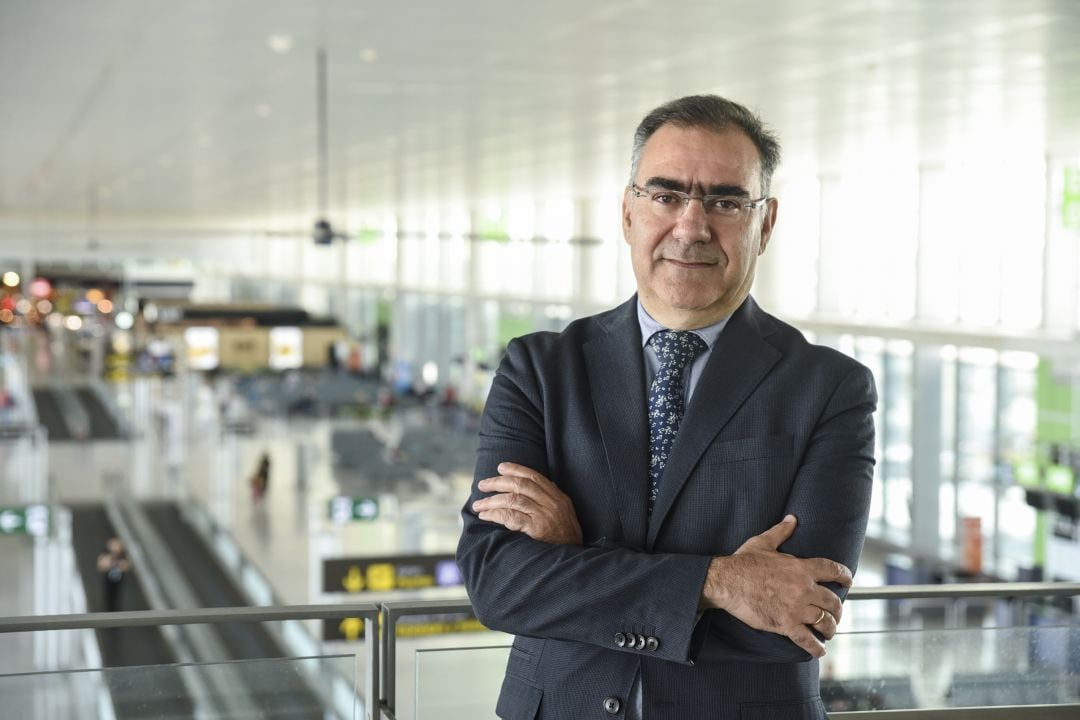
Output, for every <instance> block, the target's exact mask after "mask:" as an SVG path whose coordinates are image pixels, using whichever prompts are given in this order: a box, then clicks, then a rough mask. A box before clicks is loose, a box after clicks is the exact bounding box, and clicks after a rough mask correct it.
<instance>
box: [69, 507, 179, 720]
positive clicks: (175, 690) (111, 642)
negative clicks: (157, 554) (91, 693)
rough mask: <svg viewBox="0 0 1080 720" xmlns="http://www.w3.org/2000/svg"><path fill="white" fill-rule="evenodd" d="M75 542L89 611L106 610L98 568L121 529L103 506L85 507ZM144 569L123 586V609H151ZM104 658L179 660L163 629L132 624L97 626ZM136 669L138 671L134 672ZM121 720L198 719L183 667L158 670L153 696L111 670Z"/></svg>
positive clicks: (118, 662) (115, 662) (76, 517)
mask: <svg viewBox="0 0 1080 720" xmlns="http://www.w3.org/2000/svg"><path fill="white" fill-rule="evenodd" d="M71 522H72V528H71V531H72V545H73V547H74V550H75V562H76V564H77V565H78V568H79V574H80V576H81V577H82V580H83V587H84V588H85V591H86V607H87V610H88V611H89V612H103V611H104V610H105V609H106V608H105V597H104V595H105V588H104V579H103V578H102V576H101V573H100V572H98V569H97V559H98V555H99V554H100V553H101V552H102V551H103V550H104V549H105V543H106V542H107V541H108V540H109V538H112V537H116V530H115V529H114V528H113V526H112V523H111V522H110V521H109V518H108V515H107V514H106V512H105V508H104V507H103V506H101V505H82V506H74V507H72V508H71ZM137 573H138V568H132V571H131V572H130V573H128V577H125V578H124V581H123V583H122V584H121V587H120V596H119V609H120V610H149V609H150V605H149V603H148V602H147V600H146V597H145V595H143V592H142V589H141V588H140V587H139V583H138V578H137V575H136V574H137ZM96 634H97V640H98V645H99V647H100V649H101V661H102V665H103V666H104V667H105V668H120V667H132V666H146V665H170V664H173V663H176V661H177V658H176V655H175V653H174V652H173V651H172V648H171V647H170V646H169V644H168V642H166V640H165V637H164V636H163V635H162V633H161V629H160V628H156V627H127V628H108V629H103V630H97V631H96ZM131 672H133V671H131ZM105 678H106V683H107V684H108V686H109V689H110V693H111V695H112V699H113V707H114V709H115V710H116V717H117V718H118V720H123V719H124V718H147V717H154V718H182V717H192V715H193V712H194V705H193V703H192V701H191V698H190V697H189V696H188V693H187V689H186V687H185V685H184V682H183V680H182V679H181V677H180V674H179V671H177V670H175V669H172V668H163V669H161V670H159V671H156V672H155V674H154V681H153V682H154V685H155V687H156V688H157V690H156V691H155V693H154V694H153V697H150V696H149V695H148V694H147V693H145V692H141V691H139V690H136V689H134V688H133V686H136V687H137V686H138V683H132V682H131V676H130V672H129V673H115V674H109V673H108V672H106V673H105Z"/></svg>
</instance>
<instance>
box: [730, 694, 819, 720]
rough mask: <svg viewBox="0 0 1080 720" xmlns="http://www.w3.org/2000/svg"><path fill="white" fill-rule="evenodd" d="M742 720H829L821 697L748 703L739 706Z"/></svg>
mask: <svg viewBox="0 0 1080 720" xmlns="http://www.w3.org/2000/svg"><path fill="white" fill-rule="evenodd" d="M739 717H740V718H741V720H829V716H828V715H826V714H825V706H824V705H823V704H822V703H821V698H820V697H817V696H815V697H812V698H810V699H809V700H792V701H788V702H777V703H746V704H744V705H742V706H741V707H740V708H739Z"/></svg>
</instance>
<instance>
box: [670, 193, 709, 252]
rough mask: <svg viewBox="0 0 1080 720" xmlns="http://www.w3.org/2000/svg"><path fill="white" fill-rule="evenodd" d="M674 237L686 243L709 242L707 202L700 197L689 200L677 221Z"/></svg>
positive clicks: (684, 204)
mask: <svg viewBox="0 0 1080 720" xmlns="http://www.w3.org/2000/svg"><path fill="white" fill-rule="evenodd" d="M673 235H674V237H675V239H676V240H678V241H679V242H684V243H699V242H708V241H709V238H710V237H711V234H710V232H709V219H708V217H707V216H706V215H705V202H704V200H702V199H701V198H699V197H691V198H687V199H686V202H685V203H683V209H682V212H681V213H680V214H679V217H678V218H677V219H676V221H675V229H674V232H673Z"/></svg>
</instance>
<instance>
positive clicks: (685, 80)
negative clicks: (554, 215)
mask: <svg viewBox="0 0 1080 720" xmlns="http://www.w3.org/2000/svg"><path fill="white" fill-rule="evenodd" d="M273 34H286V35H288V36H290V37H291V40H292V46H291V48H290V49H289V50H288V52H285V53H283V54H279V53H276V52H274V51H273V50H272V49H271V48H270V46H269V44H268V38H269V37H270V36H271V35H273ZM1078 38H1080V2H1076V0H1019V1H1013V2H1000V1H993V0H991V1H985V2H977V1H973V0H946V1H941V0H934V1H930V0H919V1H916V0H879V1H877V2H866V1H862V0H832V1H829V2H825V1H812V2H807V1H797V0H790V1H788V2H780V1H778V0H773V1H766V2H761V1H758V2H742V1H739V2H733V1H729V2H716V1H711V2H694V1H688V2H682V3H679V4H664V3H657V2H642V1H628V0H619V1H617V2H616V1H615V0H594V1H593V2H589V3H580V2H573V3H572V2H567V1H564V0H558V1H555V2H544V3H519V2H506V1H505V0H504V1H502V2H499V1H496V0H491V1H490V2H482V1H480V0H462V1H459V2H454V3H446V2H435V1H434V0H414V1H413V2H406V3H398V4H396V5H387V4H385V3H374V2H369V1H367V0H360V1H358V0H322V1H321V2H312V3H296V2H269V1H267V0H231V1H230V2H220V0H216V1H214V0H187V1H185V2H163V1H160V0H144V1H142V2H131V1H130V0H96V1H95V2H93V3H87V2H81V1H79V2H77V1H76V0H40V1H35V2H20V1H18V0H0V157H2V162H0V219H3V218H9V219H10V218H26V217H31V218H34V219H35V221H36V222H46V223H47V222H50V221H52V220H55V221H57V222H60V221H61V220H66V221H74V222H85V223H87V224H88V225H89V224H91V223H92V224H93V225H94V227H96V228H103V227H108V226H109V225H110V223H114V224H123V223H132V222H142V223H145V224H146V225H147V227H162V228H164V227H168V226H169V225H170V224H181V225H183V226H185V227H190V226H203V227H207V228H210V227H232V228H237V227H240V228H243V227H250V229H251V230H252V231H254V230H257V229H259V228H261V227H282V226H285V225H288V224H292V223H295V222H296V221H297V219H298V218H312V217H314V215H315V212H316V177H317V172H316V165H317V163H316V157H317V155H316V105H315V93H316V88H315V67H316V65H315V56H316V50H317V48H319V47H325V48H326V51H327V56H328V65H329V73H328V75H329V96H330V97H329V107H330V144H331V153H330V158H331V159H330V169H331V180H330V183H329V195H330V205H331V214H332V216H333V214H335V213H336V214H338V215H345V214H351V215H355V214H357V213H360V212H365V211H374V210H394V211H400V210H404V209H406V208H416V207H423V206H427V205H440V206H444V207H445V206H447V205H449V204H456V203H468V204H471V205H474V206H480V205H482V204H484V203H485V202H487V201H489V200H496V201H506V200H508V199H509V198H512V197H518V196H522V195H531V196H535V197H537V198H543V197H546V196H562V197H570V196H577V195H588V194H591V193H595V192H599V191H601V190H602V189H604V188H605V186H607V185H610V184H612V183H619V182H621V181H622V174H623V173H625V171H626V167H627V154H628V151H629V140H630V134H631V132H632V130H633V127H634V125H635V123H636V122H637V120H638V119H640V116H641V115H642V114H643V113H644V112H645V111H647V110H648V109H649V108H651V107H653V106H654V105H656V104H658V103H660V102H662V101H664V100H667V99H670V98H672V97H675V96H678V95H680V94H685V93H693V92H719V93H723V94H727V95H729V96H731V97H733V98H735V99H737V100H740V101H742V102H745V103H747V104H749V105H751V106H754V107H757V108H758V109H760V110H761V111H762V112H763V114H764V115H765V117H766V118H767V119H768V120H769V121H770V122H771V123H772V124H773V125H774V126H775V127H776V128H777V129H778V130H779V131H780V133H781V135H782V137H783V139H784V142H785V151H786V157H787V162H788V164H789V166H790V165H797V166H800V167H813V168H824V169H829V168H834V167H838V166H843V165H844V164H845V163H847V162H850V161H851V159H852V158H857V157H859V156H860V155H861V154H863V153H865V151H866V149H867V148H868V147H881V146H889V147H891V148H892V149H893V150H894V152H896V153H903V154H905V155H908V156H910V157H911V158H912V160H913V161H915V162H933V161H936V160H939V159H940V158H941V157H942V155H943V154H944V153H945V152H946V150H947V149H948V148H952V147H956V146H958V145H963V144H965V143H969V142H973V138H974V139H978V138H996V139H997V142H1000V143H1002V144H1017V143H1021V144H1029V145H1030V146H1032V147H1035V148H1038V149H1041V150H1042V151H1048V152H1057V153H1071V152H1080V42H1078ZM73 219H74V220H73Z"/></svg>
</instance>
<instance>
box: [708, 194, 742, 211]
mask: <svg viewBox="0 0 1080 720" xmlns="http://www.w3.org/2000/svg"><path fill="white" fill-rule="evenodd" d="M740 207H741V203H740V202H739V201H738V200H736V199H734V198H729V197H714V198H710V200H709V209H710V210H715V211H716V212H722V213H735V212H738V211H739V208H740Z"/></svg>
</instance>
